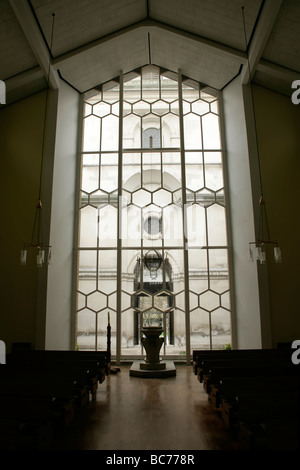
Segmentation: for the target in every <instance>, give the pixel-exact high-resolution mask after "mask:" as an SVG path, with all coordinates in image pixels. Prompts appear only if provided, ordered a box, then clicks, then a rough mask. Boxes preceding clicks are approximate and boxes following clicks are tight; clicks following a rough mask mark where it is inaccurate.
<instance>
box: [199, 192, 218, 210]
mask: <svg viewBox="0 0 300 470" xmlns="http://www.w3.org/2000/svg"><path fill="white" fill-rule="evenodd" d="M196 202H197V204H200V206H202V207H209V206H211V205H212V204H214V203H215V193H213V192H212V191H210V190H209V189H205V188H204V189H201V190H200V191H197V192H196Z"/></svg>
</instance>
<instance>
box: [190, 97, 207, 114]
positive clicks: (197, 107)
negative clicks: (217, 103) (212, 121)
mask: <svg viewBox="0 0 300 470" xmlns="http://www.w3.org/2000/svg"><path fill="white" fill-rule="evenodd" d="M192 111H193V113H196V114H199V115H200V116H202V115H203V114H206V113H209V104H208V103H206V102H205V101H202V100H198V101H195V102H194V103H192Z"/></svg>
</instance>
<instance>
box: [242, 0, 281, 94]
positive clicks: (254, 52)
mask: <svg viewBox="0 0 300 470" xmlns="http://www.w3.org/2000/svg"><path fill="white" fill-rule="evenodd" d="M282 3H283V0H265V2H264V6H263V8H262V11H261V13H260V16H259V19H258V22H257V25H256V28H255V30H254V34H253V36H252V39H251V43H250V46H249V50H248V60H247V62H248V63H247V66H246V65H245V66H244V67H243V69H242V71H241V81H242V84H243V85H246V84H247V83H249V79H250V77H251V79H252V78H253V76H254V74H255V70H256V67H257V66H258V64H259V61H260V58H261V56H262V53H263V51H264V48H265V46H266V44H267V41H268V39H269V36H270V34H271V31H272V29H273V26H274V23H275V21H276V19H277V16H278V13H279V11H280V8H281V5H282ZM244 15H245V17H247V11H246V10H244ZM249 69H250V74H249Z"/></svg>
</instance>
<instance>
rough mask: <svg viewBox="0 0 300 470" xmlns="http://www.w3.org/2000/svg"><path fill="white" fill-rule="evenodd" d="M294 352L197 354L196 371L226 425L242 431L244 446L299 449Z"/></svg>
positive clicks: (298, 377)
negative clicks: (292, 355) (292, 358)
mask: <svg viewBox="0 0 300 470" xmlns="http://www.w3.org/2000/svg"><path fill="white" fill-rule="evenodd" d="M228 353H229V354H228ZM291 353H292V351H291V350H289V349H280V350H254V351H253V350H242V352H239V351H237V352H232V351H213V352H212V354H210V352H207V351H196V352H195V354H194V355H193V360H194V362H195V366H194V367H195V368H194V372H195V373H196V374H197V377H198V379H199V380H200V382H202V383H203V387H204V389H205V390H206V391H207V393H208V397H209V400H210V401H211V403H212V405H213V406H214V407H215V408H216V411H218V410H219V412H221V417H222V418H223V420H224V422H225V424H226V425H227V426H228V427H229V429H230V430H231V431H234V432H236V433H238V440H239V446H240V448H265V449H267V448H276V445H277V446H281V447H280V448H293V449H295V448H297V450H298V449H299V435H300V434H299V423H300V406H299V404H300V385H299V384H300V371H299V369H298V368H297V366H295V365H294V364H292V361H291ZM280 423H282V430H281V431H280V429H281V427H280ZM287 436H289V437H287ZM297 446H298V447H297Z"/></svg>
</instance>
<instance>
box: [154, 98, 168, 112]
mask: <svg viewBox="0 0 300 470" xmlns="http://www.w3.org/2000/svg"><path fill="white" fill-rule="evenodd" d="M169 107H170V106H169V103H167V102H166V101H162V100H159V101H156V102H155V103H153V104H152V108H151V109H152V112H153V114H157V115H158V116H163V115H164V114H167V113H168V112H169V111H170V109H169Z"/></svg>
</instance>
